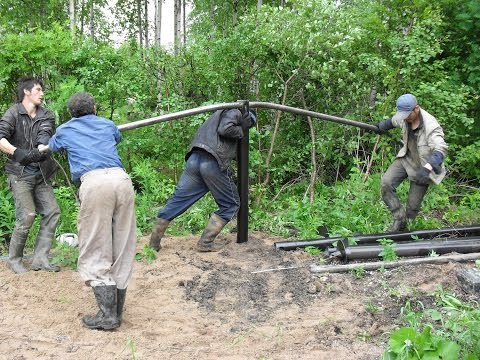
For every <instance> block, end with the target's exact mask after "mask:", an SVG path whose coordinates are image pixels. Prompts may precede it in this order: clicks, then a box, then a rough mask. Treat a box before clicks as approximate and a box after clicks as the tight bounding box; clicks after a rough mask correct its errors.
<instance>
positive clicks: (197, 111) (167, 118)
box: [118, 102, 244, 131]
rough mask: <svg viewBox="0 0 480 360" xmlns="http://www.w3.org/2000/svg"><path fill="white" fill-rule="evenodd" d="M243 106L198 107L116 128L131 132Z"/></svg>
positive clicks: (226, 104)
mask: <svg viewBox="0 0 480 360" xmlns="http://www.w3.org/2000/svg"><path fill="white" fill-rule="evenodd" d="M243 106H244V104H243V103H241V102H236V103H221V104H214V105H206V106H200V107H197V108H194V109H189V110H183V111H178V112H175V113H171V114H165V115H161V116H156V117H153V118H149V119H144V120H138V121H134V122H131V123H128V124H122V125H119V126H118V128H119V129H120V131H125V130H132V129H137V128H140V127H144V126H149V125H154V124H158V123H161V122H165V121H171V120H176V119H181V118H184V117H188V116H193V115H198V114H203V113H206V112H211V111H217V110H223V109H240V108H242V107H243Z"/></svg>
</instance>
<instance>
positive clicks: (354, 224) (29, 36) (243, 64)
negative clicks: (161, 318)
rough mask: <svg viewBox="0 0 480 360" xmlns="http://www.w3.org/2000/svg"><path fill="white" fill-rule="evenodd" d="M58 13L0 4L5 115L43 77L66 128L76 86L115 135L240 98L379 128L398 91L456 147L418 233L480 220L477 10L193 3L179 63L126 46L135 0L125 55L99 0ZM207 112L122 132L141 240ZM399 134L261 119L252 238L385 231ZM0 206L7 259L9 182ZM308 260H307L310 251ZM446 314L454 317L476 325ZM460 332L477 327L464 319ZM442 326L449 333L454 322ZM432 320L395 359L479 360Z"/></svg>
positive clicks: (387, 248)
mask: <svg viewBox="0 0 480 360" xmlns="http://www.w3.org/2000/svg"><path fill="white" fill-rule="evenodd" d="M65 3H66V2H62V1H59V0H48V1H42V2H41V4H40V2H39V1H38V0H34V1H33V3H32V7H33V8H35V9H39V11H40V12H39V14H38V16H35V17H32V15H31V9H30V7H21V6H14V3H13V1H12V0H5V1H3V2H2V3H1V4H0V20H1V21H0V34H1V36H0V54H1V56H0V92H1V93H2V95H3V96H2V97H0V112H2V113H3V112H4V111H5V110H6V109H7V108H8V107H9V106H10V105H11V104H12V103H13V102H14V101H15V84H16V81H17V79H18V78H19V77H20V76H24V75H35V76H39V77H41V78H42V79H43V80H44V83H45V85H46V99H45V100H46V105H47V107H48V108H50V109H51V110H53V111H54V112H55V114H56V115H57V121H58V124H61V123H63V122H65V121H67V120H68V119H69V116H68V112H67V109H66V102H67V99H68V98H69V97H70V96H71V95H72V94H73V93H74V92H76V91H80V90H86V91H89V92H91V93H92V94H93V95H94V96H95V98H96V100H97V102H98V112H99V115H101V116H104V117H107V118H110V119H112V120H114V121H115V122H116V123H117V124H124V123H128V122H131V121H135V120H140V119H144V118H150V117H154V116H158V115H160V114H163V113H172V112H176V111H181V110H185V109H188V108H193V107H197V106H202V105H206V104H213V103H219V102H232V101H235V100H237V99H249V100H251V101H254V100H258V101H267V102H273V103H280V104H285V105H288V106H293V107H299V108H306V109H310V110H313V111H317V112H321V113H325V114H331V115H336V116H341V117H346V118H350V119H353V120H358V121H362V122H365V123H370V124H374V123H376V122H377V121H379V120H381V119H384V118H387V117H389V116H391V115H392V114H393V112H394V102H395V99H396V98H397V97H398V96H399V95H400V94H402V93H404V92H412V93H414V94H415V95H417V97H418V99H419V101H420V105H421V106H422V107H423V108H425V109H426V110H427V111H428V112H430V113H431V114H433V115H434V116H436V117H437V118H438V119H439V121H440V123H441V124H442V125H443V128H444V131H445V135H446V140H447V142H448V144H449V154H448V156H447V158H446V165H447V167H448V176H447V178H446V180H444V182H443V183H442V184H441V185H439V186H434V187H431V189H429V193H428V194H427V196H426V197H425V201H424V203H423V207H422V211H421V213H420V214H419V216H418V218H417V219H416V220H415V222H414V223H413V224H411V227H412V229H414V230H415V229H423V228H437V227H443V226H453V225H457V224H464V225H466V224H471V223H478V221H479V215H478V214H479V211H478V208H479V206H480V205H479V204H480V202H479V200H480V195H479V194H480V192H479V191H478V189H479V186H480V170H479V167H478V163H479V156H480V155H479V154H480V140H479V135H480V116H479V114H480V101H479V94H478V88H479V84H480V67H479V65H478V64H479V63H480V61H479V59H480V43H479V42H480V40H479V39H480V20H479V17H478V14H479V6H480V5H479V3H478V1H477V0H465V1H462V2H458V1H454V0H439V1H436V2H431V1H428V0H416V1H414V2H405V1H399V0H387V1H379V0H375V1H370V0H368V1H367V0H354V1H333V0H286V1H282V2H278V1H263V5H262V6H261V8H257V3H258V2H257V1H253V0H248V1H244V2H240V3H241V4H240V5H239V3H238V2H235V3H237V5H239V6H238V7H236V8H234V6H233V3H230V2H224V1H223V2H220V1H208V2H207V1H195V2H193V4H192V6H193V9H192V13H191V18H190V19H189V24H190V27H189V32H188V34H186V35H187V38H186V42H185V44H184V45H183V47H182V48H181V51H175V52H174V53H172V52H171V51H169V50H168V49H164V48H161V47H159V46H158V45H147V42H142V41H140V42H137V41H135V39H136V37H137V35H138V34H136V29H137V28H139V27H138V25H140V24H137V23H135V22H136V21H137V20H136V19H137V18H138V19H140V17H137V16H136V14H135V13H134V8H135V6H134V3H133V2H132V1H129V0H123V1H119V2H118V4H117V6H116V8H115V11H114V13H115V17H116V18H117V19H118V22H119V24H120V25H121V26H123V27H126V32H127V34H128V35H127V40H126V41H124V42H121V43H120V44H118V43H117V42H114V41H113V40H112V38H113V35H114V33H115V31H116V30H119V29H115V28H114V27H113V26H112V24H111V23H110V22H109V21H107V19H106V18H105V17H103V15H102V11H101V10H104V7H105V6H106V5H105V2H104V1H98V0H93V1H91V2H89V6H91V8H87V7H85V8H82V9H81V10H80V11H79V13H78V19H79V20H78V21H79V24H77V29H76V30H75V29H73V30H72V27H71V26H69V25H72V24H69V23H68V19H69V16H68V14H69V13H68V10H67V8H66V4H65ZM279 3H281V6H279ZM77 10H78V9H77ZM140 15H141V14H140ZM233 15H235V16H233ZM87 27H88V28H89V30H90V33H89V34H87V33H88V31H87ZM147 30H148V29H147ZM208 115H209V114H200V115H196V116H192V117H188V118H185V119H181V120H175V121H172V122H169V123H161V124H157V125H154V126H149V127H147V128H141V129H136V130H132V131H128V132H125V133H124V134H123V135H124V138H123V141H122V143H121V144H120V146H119V151H120V154H121V157H122V159H123V162H124V166H125V168H126V169H127V171H128V172H129V174H131V176H132V179H133V182H134V185H135V190H136V212H137V222H138V229H139V232H140V233H141V234H147V233H149V232H150V230H151V226H152V220H153V219H154V217H155V215H156V212H157V209H158V208H159V207H160V206H162V205H164V204H165V202H166V200H167V199H168V197H169V196H170V195H171V194H172V193H173V191H174V188H175V184H176V183H177V180H178V177H179V176H180V174H181V171H182V168H183V164H184V155H185V150H186V148H187V146H188V143H189V141H190V139H191V137H192V135H193V134H194V132H195V130H196V129H197V128H198V126H199V125H200V124H201V123H202V122H203V121H204V120H205V119H206V118H207V117H208ZM399 138H400V137H399V134H398V132H395V131H394V132H393V133H392V134H391V136H383V137H377V136H376V135H375V134H373V133H366V132H364V131H363V130H358V129H356V128H351V127H347V126H343V125H339V124H335V123H331V122H326V121H319V120H312V121H309V119H307V118H305V117H301V116H297V115H292V114H287V113H280V112H272V111H267V110H259V111H258V122H257V126H256V127H255V128H254V129H252V130H251V132H250V169H249V171H250V173H249V174H250V201H251V203H250V206H249V209H250V214H249V215H250V219H249V221H250V223H249V228H250V229H254V230H261V231H265V232H269V233H273V234H276V235H281V236H285V237H287V236H288V237H297V238H299V239H309V238H316V237H318V235H319V228H320V227H322V228H325V229H327V230H328V233H329V234H330V235H331V236H333V235H341V236H343V237H346V238H350V237H351V236H352V234H355V233H375V232H382V231H383V230H384V229H385V228H386V225H387V223H388V222H389V221H390V220H391V215H390V214H389V212H388V210H387V209H386V207H385V206H384V205H383V203H382V201H381V198H380V190H379V189H380V178H381V174H382V173H383V172H384V171H385V169H386V168H387V166H388V165H389V164H390V162H391V161H392V159H393V157H394V156H395V154H396V152H397V150H398V148H399V143H398V139H399ZM55 157H56V159H57V161H58V162H59V163H60V164H61V165H62V168H64V169H66V171H65V173H64V172H63V171H59V172H58V173H57V175H56V178H55V181H54V187H55V194H56V197H57V200H58V203H59V205H60V208H61V210H62V216H61V219H60V224H59V227H58V229H57V231H58V233H66V232H75V230H76V216H77V213H78V207H77V201H76V198H75V193H76V190H77V189H76V187H75V185H72V184H70V183H69V181H68V178H69V174H68V164H67V161H66V157H65V155H64V154H56V155H55ZM3 160H4V157H3V158H0V163H3ZM2 165H3V164H2ZM312 175H314V176H315V179H314V180H315V181H314V182H311V178H312ZM407 192H408V186H407V184H402V185H401V186H400V187H399V189H398V193H399V195H400V197H401V198H402V199H403V200H404V199H405V198H406V196H407ZM0 206H1V209H2V210H1V212H0V238H3V239H4V240H5V241H3V242H2V244H1V246H0V251H1V252H2V254H5V253H6V251H7V248H6V243H7V242H8V241H9V238H10V235H11V232H12V229H13V226H14V219H15V215H14V205H13V198H12V195H11V193H10V191H9V190H8V188H7V186H6V176H5V174H4V173H2V174H0ZM215 207H216V205H215V202H214V201H213V199H212V198H211V197H210V196H206V197H205V198H204V199H202V200H201V201H199V202H198V203H197V204H195V205H194V206H193V207H192V208H191V209H190V210H189V211H188V212H186V213H185V214H183V215H182V216H180V217H179V218H177V219H176V220H175V221H174V222H172V224H171V226H170V227H169V229H168V232H169V233H170V234H172V235H177V234H186V233H194V234H196V233H198V232H200V231H201V230H202V228H203V227H204V225H205V222H206V220H207V218H208V216H209V214H210V213H211V212H212V211H214V209H215ZM36 227H38V220H37V222H36V223H35V225H34V231H33V232H32V234H31V235H30V238H29V240H28V243H27V246H28V247H29V248H30V249H31V248H32V247H33V244H34V235H35V229H36ZM350 245H352V244H350ZM383 246H384V251H383V253H382V258H383V259H384V260H393V259H394V258H395V252H394V248H393V246H392V244H390V243H388V242H384V244H383ZM150 250H151V249H148V248H145V249H144V250H143V251H142V252H141V253H139V254H137V259H138V260H141V261H147V262H148V261H151V260H152V259H153V258H154V255H155V254H154V253H152V252H151V251H150ZM317 250H318V249H317ZM317 250H316V249H314V248H308V250H307V251H308V252H310V253H311V254H312V255H314V254H317ZM55 252H56V254H57V255H56V256H57V258H56V260H58V261H59V262H62V263H63V264H67V265H68V266H70V265H71V266H73V265H74V262H75V258H76V256H78V255H76V254H75V252H74V251H72V249H70V248H65V247H64V246H63V245H57V246H56V248H55ZM362 270H363V269H360V268H358V269H356V270H354V274H355V276H359V277H361V276H363V271H362ZM444 299H447V298H446V297H444ZM451 305H455V304H451ZM455 306H456V307H455V309H453V310H452V309H450V310H449V311H450V312H449V313H451V314H464V315H465V314H466V313H468V314H470V315H473V314H474V312H473V311H472V312H470V311H467V310H466V309H465V308H459V307H458V306H459V305H458V304H457V305H455ZM422 314H423V313H422ZM425 314H426V313H425ZM470 315H469V316H470ZM459 316H460V315H459ZM442 319H443V320H445V319H444V318H443V317H442ZM457 320H458V321H459V322H460V324H462V326H463V325H465V324H469V326H477V325H476V322H475V321H476V320H475V321H474V320H473V319H472V318H470V320H467V319H466V318H460V317H458V318H457ZM432 321H433V319H432ZM441 323H442V324H443V326H445V328H446V329H447V328H448V327H452V328H453V324H452V323H450V322H448V321H447V320H445V321H441ZM432 324H433V325H435V326H431V327H423V328H420V327H417V326H413V325H411V326H409V327H408V328H406V329H400V330H399V332H398V333H396V334H395V336H394V337H392V340H391V343H390V345H389V346H390V349H389V350H390V351H389V355H388V356H391V357H390V358H391V359H400V358H410V357H411V356H417V357H418V356H419V355H420V354H424V355H423V356H424V358H427V357H425V356H426V355H425V354H429V355H431V354H437V355H438V356H440V354H442V356H451V354H454V353H455V349H456V346H454V345H453V344H452V343H456V344H458V345H459V346H460V354H461V355H460V356H463V359H469V358H468V356H469V355H468V354H470V353H472V354H475V356H477V358H478V355H479V353H478V350H477V349H475V346H474V345H472V344H473V342H471V343H470V342H468V343H467V342H465V341H463V340H464V339H466V336H467V333H468V331H467V330H466V329H467V327H461V328H460V327H457V328H456V329H457V330H458V329H463V330H458V331H459V333H463V334H465V336H464V337H461V338H458V337H454V336H453V335H452V334H453V333H449V334H447V335H446V337H444V335H445V334H440V333H438V330H437V329H438V326H437V325H438V321H437V320H435V321H433V322H432ZM465 326H466V325H465ZM477 333H478V331H477ZM468 336H471V335H470V334H468ZM462 339H463V340H462ZM407 340H408V341H409V342H408V344H407V343H406V341H407ZM469 341H470V340H469ZM472 341H473V340H472ZM132 344H133V342H131V343H130V347H131V348H132V349H131V350H132V353H135V350H134V348H133V345H134V344H133V345H132ZM445 358H447V357H445Z"/></svg>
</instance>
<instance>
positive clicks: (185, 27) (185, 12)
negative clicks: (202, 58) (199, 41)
mask: <svg viewBox="0 0 480 360" xmlns="http://www.w3.org/2000/svg"><path fill="white" fill-rule="evenodd" d="M182 5H183V7H182V9H183V10H182V11H183V45H184V46H185V44H186V43H187V15H186V14H187V11H186V1H185V0H183V3H182Z"/></svg>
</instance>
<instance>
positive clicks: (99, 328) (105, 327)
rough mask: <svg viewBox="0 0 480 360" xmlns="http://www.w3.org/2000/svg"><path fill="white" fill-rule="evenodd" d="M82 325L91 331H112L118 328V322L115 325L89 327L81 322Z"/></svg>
mask: <svg viewBox="0 0 480 360" xmlns="http://www.w3.org/2000/svg"><path fill="white" fill-rule="evenodd" d="M82 324H83V326H84V327H86V328H87V329H91V330H113V329H116V328H118V327H120V322H118V323H115V324H111V325H95V326H90V325H87V324H85V322H83V321H82Z"/></svg>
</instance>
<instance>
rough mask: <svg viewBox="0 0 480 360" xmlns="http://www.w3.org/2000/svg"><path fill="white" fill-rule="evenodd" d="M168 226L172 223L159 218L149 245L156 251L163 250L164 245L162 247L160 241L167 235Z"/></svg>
mask: <svg viewBox="0 0 480 360" xmlns="http://www.w3.org/2000/svg"><path fill="white" fill-rule="evenodd" d="M168 224H170V221H169V220H166V219H162V218H157V220H156V221H155V225H154V226H153V230H152V235H151V236H150V244H149V245H150V246H151V247H152V248H153V249H154V250H155V251H159V250H160V249H161V248H162V245H160V240H162V237H163V235H164V234H165V230H167V227H168Z"/></svg>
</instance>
